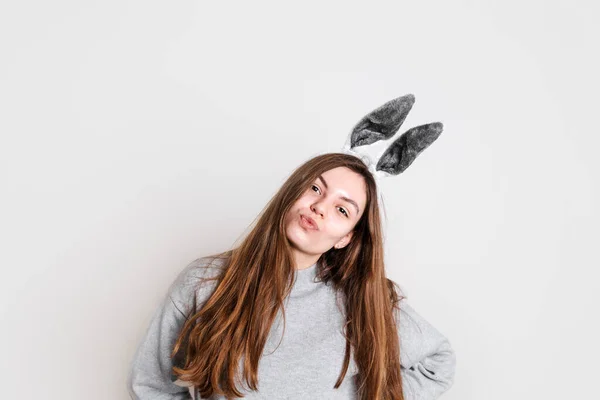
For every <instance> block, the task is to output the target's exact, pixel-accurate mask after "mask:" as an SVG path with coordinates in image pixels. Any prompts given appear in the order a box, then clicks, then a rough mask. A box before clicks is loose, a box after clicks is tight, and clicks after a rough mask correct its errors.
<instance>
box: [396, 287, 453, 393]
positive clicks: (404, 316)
mask: <svg viewBox="0 0 600 400" xmlns="http://www.w3.org/2000/svg"><path fill="white" fill-rule="evenodd" d="M396 313H397V315H398V314H399V336H400V370H401V373H402V385H403V391H404V396H405V399H406V400H434V399H437V398H439V397H440V396H441V395H442V394H443V393H444V392H446V391H447V390H448V389H450V387H452V384H453V383H454V373H455V369H456V355H455V353H454V350H453V348H452V346H451V345H450V342H449V341H448V339H447V338H446V337H445V336H444V335H442V334H441V333H440V332H439V331H438V330H437V329H435V328H434V327H433V326H432V325H431V324H430V323H429V322H427V321H426V320H425V319H424V318H423V317H421V316H420V315H419V314H418V313H417V312H416V311H415V310H414V309H413V308H412V307H411V306H410V305H409V304H408V303H407V302H406V300H405V299H403V300H401V301H400V310H399V311H396Z"/></svg>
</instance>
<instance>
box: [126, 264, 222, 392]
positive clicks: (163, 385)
mask: <svg viewBox="0 0 600 400" xmlns="http://www.w3.org/2000/svg"><path fill="white" fill-rule="evenodd" d="M206 270H207V267H206V266H205V262H204V259H197V260H194V261H193V262H192V263H190V264H188V266H187V267H186V268H185V269H184V270H183V271H182V272H181V273H180V274H179V275H178V277H177V278H176V279H175V281H174V282H173V283H172V284H171V286H170V287H169V290H168V292H167V293H166V295H165V297H164V298H163V300H162V301H161V303H160V305H159V306H158V308H157V309H156V311H155V312H154V315H153V316H152V318H151V322H150V325H149V326H148V328H147V329H146V333H145V335H144V336H143V338H142V340H141V342H140V343H139V345H138V348H137V350H136V352H135V355H134V357H133V360H132V362H131V365H130V371H129V375H128V379H127V386H128V391H129V395H130V397H131V399H133V400H183V399H192V396H191V394H190V390H189V389H188V388H187V387H185V386H182V385H180V382H178V383H175V381H176V380H177V377H176V376H175V375H174V374H173V372H172V367H173V364H174V363H175V365H177V364H178V357H175V359H172V358H171V357H170V355H171V352H172V351H173V348H174V346H175V341H176V340H177V337H178V336H179V333H180V331H181V328H182V327H183V324H184V323H185V321H186V319H187V317H188V316H189V315H190V312H191V311H192V308H193V306H194V305H196V304H199V303H198V301H204V300H206V299H207V298H208V296H209V293H210V288H211V287H213V286H214V285H208V286H204V285H202V286H201V288H200V289H198V288H199V287H200V286H198V285H199V281H198V278H200V277H202V276H204V274H205V271H206ZM210 283H211V284H212V282H210ZM178 356H179V354H178Z"/></svg>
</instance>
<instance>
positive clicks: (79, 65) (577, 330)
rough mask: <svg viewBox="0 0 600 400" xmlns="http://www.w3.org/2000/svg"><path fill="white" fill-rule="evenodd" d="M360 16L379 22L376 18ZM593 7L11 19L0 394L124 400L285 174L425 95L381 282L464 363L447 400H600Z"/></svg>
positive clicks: (1, 10)
mask: <svg viewBox="0 0 600 400" xmlns="http://www.w3.org/2000/svg"><path fill="white" fill-rule="evenodd" d="M367 4H368V5H367ZM598 8H599V7H598V5H597V3H596V2H593V1H581V0H580V1H570V2H559V1H532V0H527V1H507V0H504V1H495V2H476V1H453V2H448V1H437V2H426V1H420V2H414V1H413V2H403V1H396V2H368V3H367V2H361V3H353V2H349V1H344V2H335V3H334V2H326V1H303V2H294V3H292V2H276V1H271V2H264V1H263V2H261V1H256V0H255V1H245V2H244V1H238V2H235V3H233V2H230V1H227V2H193V1H168V2H167V1H160V2H159V1H124V0H120V1H114V0H113V1H102V2H100V1H98V2H80V1H54V2H43V1H29V2H16V1H14V2H3V4H2V6H0V43H1V53H0V57H1V59H0V88H1V89H0V114H1V117H0V134H1V141H0V185H1V186H0V218H1V219H0V246H1V253H0V267H1V278H0V296H1V299H0V312H1V314H0V317H1V320H0V321H1V329H0V335H1V336H0V343H1V345H2V348H1V355H2V356H1V358H2V361H1V368H2V369H1V370H0V391H1V393H0V396H1V397H2V398H6V399H9V398H10V399H17V398H19V399H20V398H30V397H33V396H34V395H35V396H36V397H37V398H40V399H81V398H85V399H127V398H128V396H127V392H126V376H127V373H128V367H129V362H130V360H131V357H132V356H133V352H134V351H135V348H136V346H137V343H138V341H139V340H140V339H141V336H142V334H143V333H144V331H145V329H146V327H147V324H148V323H149V320H150V317H151V315H152V314H153V312H154V310H155V308H156V307H157V306H158V304H159V302H160V301H161V300H162V298H163V296H164V295H165V291H166V290H167V288H168V286H169V285H170V283H171V282H172V280H173V279H174V278H175V276H176V275H177V274H178V273H179V271H180V270H181V269H183V267H184V266H185V265H187V263H189V262H190V261H191V260H193V259H195V258H197V257H201V256H204V255H208V254H212V253H215V252H217V251H223V250H226V249H228V248H230V247H231V245H232V244H233V243H234V242H235V241H236V240H237V239H238V238H239V237H240V236H241V235H242V233H243V232H244V231H245V230H246V228H247V227H248V226H249V225H250V224H251V223H252V222H253V220H254V218H255V217H256V216H257V215H258V213H259V212H260V211H261V210H262V208H263V206H264V205H265V204H266V202H267V201H268V200H269V199H270V198H271V196H272V195H273V194H274V193H275V192H276V190H277V189H278V188H279V187H280V185H281V184H282V183H283V182H284V180H285V179H286V177H287V176H288V175H289V174H290V173H291V172H292V170H293V169H294V168H296V167H297V166H298V165H300V164H301V163H302V162H304V161H305V160H307V159H308V158H310V157H312V156H315V155H318V154H321V153H323V152H329V151H338V150H339V149H340V147H341V145H342V144H343V142H344V141H345V139H346V135H347V134H348V132H349V131H350V129H351V128H352V127H353V126H354V124H355V123H356V122H357V121H358V120H359V119H360V118H362V116H363V115H364V114H366V113H367V112H369V111H371V110H373V109H374V108H376V107H378V106H380V105H381V104H383V103H384V102H386V101H388V100H391V99H393V98H395V97H398V96H401V95H403V94H406V93H414V94H415V96H416V103H415V105H414V107H413V109H412V111H411V113H410V115H409V117H408V118H407V120H406V121H405V124H404V126H403V127H402V130H401V131H404V130H406V129H408V128H410V127H412V126H415V125H418V124H423V123H428V122H434V121H441V122H443V123H444V127H445V129H444V132H443V133H442V135H441V136H440V138H439V139H438V140H437V141H436V142H435V143H434V144H433V145H431V147H429V148H428V149H427V150H426V151H425V152H423V153H422V154H421V155H420V156H419V158H418V159H417V160H416V161H415V162H414V164H412V166H411V167H410V168H409V169H408V170H407V171H406V172H405V173H404V174H401V175H400V176H398V177H394V178H393V179H389V180H387V181H384V183H383V187H384V193H385V200H386V210H387V214H388V230H387V239H386V252H387V269H388V275H389V276H390V277H391V278H392V279H394V280H395V281H397V282H399V283H400V284H401V286H402V287H403V288H405V290H406V291H407V295H408V297H409V301H411V303H412V305H413V306H414V307H415V309H416V310H418V311H419V312H420V314H422V315H423V316H424V317H425V318H426V319H428V320H429V321H430V322H431V323H432V324H433V325H434V326H436V327H437V328H438V329H439V330H440V331H441V332H443V333H444V334H445V335H446V336H447V337H448V338H449V340H450V341H451V343H452V344H453V346H454V348H455V350H456V353H457V362H458V367H457V374H456V380H455V384H454V386H453V387H452V389H451V390H450V391H448V392H447V393H446V394H445V395H444V396H443V398H444V399H446V400H452V399H454V400H458V399H461V400H464V399H477V400H479V399H492V400H493V399H498V400H500V399H502V400H505V399H564V398H570V399H581V398H592V397H595V392H596V390H594V389H595V387H596V385H597V374H598V359H599V356H600V351H599V350H598V337H600V328H599V324H598V313H599V311H598V309H599V305H600V304H599V300H598V295H597V294H596V293H595V290H596V288H597V287H598V273H597V269H598V268H599V267H600V258H599V257H598V255H597V248H594V246H597V245H598V243H599V240H598V239H599V236H600V235H599V234H598V226H599V225H598V224H599V223H600V221H599V219H600V218H599V217H600V213H599V212H598V203H599V189H598V181H599V176H598V175H599V174H598V170H599V164H600V163H599V161H598V158H597V154H598V148H599V145H600V140H599V139H598V133H599V132H598V127H597V118H598V105H599V104H598V103H599V102H598V91H599V89H600V87H599V80H598V78H597V71H598V70H600V65H599V64H600V62H599V57H598V48H599V46H598V43H596V42H595V41H596V40H597V38H598V37H600V28H598V26H597V19H598Z"/></svg>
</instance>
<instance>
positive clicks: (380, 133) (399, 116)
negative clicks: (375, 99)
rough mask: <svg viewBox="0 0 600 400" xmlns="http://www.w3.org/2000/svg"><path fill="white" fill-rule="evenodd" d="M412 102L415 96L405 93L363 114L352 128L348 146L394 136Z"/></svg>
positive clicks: (363, 144)
mask: <svg viewBox="0 0 600 400" xmlns="http://www.w3.org/2000/svg"><path fill="white" fill-rule="evenodd" d="M414 103H415V96H414V95H412V94H407V95H405V96H402V97H398V98H396V99H393V100H390V101H388V102H387V103H385V104H384V105H382V106H380V107H379V108H377V109H375V110H373V111H371V112H370V113H368V114H367V115H365V116H364V117H363V118H362V119H361V120H360V121H359V122H358V123H357V124H356V125H355V126H354V128H353V129H352V132H351V134H350V148H352V147H356V146H365V145H368V144H371V143H375V142H377V141H379V140H387V139H389V138H391V137H392V136H394V134H395V133H396V132H398V130H399V129H400V126H402V123H403V122H404V120H405V119H406V116H407V115H408V113H409V112H410V109H411V108H412V106H413V104H414Z"/></svg>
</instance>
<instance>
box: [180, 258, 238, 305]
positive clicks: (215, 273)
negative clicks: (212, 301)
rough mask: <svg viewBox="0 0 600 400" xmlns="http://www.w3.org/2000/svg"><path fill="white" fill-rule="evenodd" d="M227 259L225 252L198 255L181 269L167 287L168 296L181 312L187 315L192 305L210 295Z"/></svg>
mask: <svg viewBox="0 0 600 400" xmlns="http://www.w3.org/2000/svg"><path fill="white" fill-rule="evenodd" d="M228 259H229V257H227V253H220V254H217V255H211V256H205V257H200V258H196V259H194V260H192V261H191V262H189V263H188V264H187V265H186V266H185V267H184V268H183V269H182V270H181V272H180V273H179V274H178V275H177V278H175V280H174V281H173V283H172V284H171V286H170V287H169V296H170V297H171V300H172V301H173V303H175V305H176V306H177V308H178V309H179V310H180V311H181V312H182V313H184V314H186V315H188V314H189V312H190V311H191V309H192V306H196V307H198V306H199V305H201V304H203V303H204V302H205V301H206V300H207V299H208V298H209V297H210V295H211V294H212V292H213V291H214V289H215V287H216V285H217V283H218V280H219V277H220V276H221V272H222V271H223V270H224V268H225V267H226V266H227V261H228Z"/></svg>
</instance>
